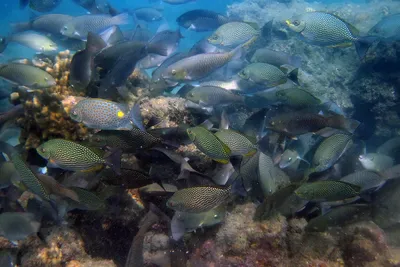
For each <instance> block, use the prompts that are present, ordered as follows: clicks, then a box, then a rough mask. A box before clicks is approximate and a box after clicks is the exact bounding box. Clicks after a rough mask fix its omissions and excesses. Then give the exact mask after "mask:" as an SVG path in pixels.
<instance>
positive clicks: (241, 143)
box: [214, 129, 257, 157]
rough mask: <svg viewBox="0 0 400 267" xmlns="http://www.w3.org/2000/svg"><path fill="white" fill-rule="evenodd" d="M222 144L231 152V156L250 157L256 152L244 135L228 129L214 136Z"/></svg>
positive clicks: (255, 148) (252, 142) (252, 144)
mask: <svg viewBox="0 0 400 267" xmlns="http://www.w3.org/2000/svg"><path fill="white" fill-rule="evenodd" d="M214 135H215V136H216V137H217V138H218V139H219V140H220V141H221V142H222V143H224V144H226V145H227V146H228V147H229V149H230V150H231V156H246V157H247V156H252V155H254V154H255V153H256V152H257V147H256V145H255V144H254V143H255V140H253V141H251V140H250V139H249V138H248V137H246V136H245V135H243V134H241V133H239V132H237V131H234V130H230V129H221V130H219V131H217V132H216V133H215V134H214Z"/></svg>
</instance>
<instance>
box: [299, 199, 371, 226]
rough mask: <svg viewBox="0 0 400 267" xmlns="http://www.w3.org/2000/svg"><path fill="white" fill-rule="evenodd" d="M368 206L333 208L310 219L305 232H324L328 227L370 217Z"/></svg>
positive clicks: (354, 205) (355, 205)
mask: <svg viewBox="0 0 400 267" xmlns="http://www.w3.org/2000/svg"><path fill="white" fill-rule="evenodd" d="M370 213H371V212H370V206H369V205H366V204H353V205H345V206H340V207H336V208H333V209H332V210H330V211H329V212H327V213H325V214H323V215H320V216H318V217H316V218H313V219H311V220H310V221H309V222H308V224H307V225H306V228H305V230H306V231H307V232H325V231H326V230H328V229H329V228H330V227H342V226H344V225H346V224H349V223H351V222H356V221H361V220H366V219H368V218H369V217H370Z"/></svg>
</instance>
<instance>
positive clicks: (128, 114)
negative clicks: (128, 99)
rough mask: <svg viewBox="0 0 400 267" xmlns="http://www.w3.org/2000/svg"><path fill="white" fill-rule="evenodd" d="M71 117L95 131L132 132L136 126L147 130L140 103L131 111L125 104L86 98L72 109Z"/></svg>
mask: <svg viewBox="0 0 400 267" xmlns="http://www.w3.org/2000/svg"><path fill="white" fill-rule="evenodd" d="M70 117H71V119H72V120H74V121H77V122H81V123H83V124H84V125H85V126H86V127H88V128H93V129H101V130H132V129H133V127H134V126H136V127H138V128H139V129H140V130H142V131H144V130H145V129H144V126H143V122H142V117H141V114H140V106H139V104H138V103H137V104H135V105H134V106H133V107H132V108H131V109H130V110H129V108H128V106H127V105H125V104H120V103H117V102H112V101H109V100H104V99H100V98H86V99H83V100H81V101H79V102H78V103H77V104H76V105H75V106H74V107H73V108H72V109H71V112H70Z"/></svg>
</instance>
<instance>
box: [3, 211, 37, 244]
mask: <svg viewBox="0 0 400 267" xmlns="http://www.w3.org/2000/svg"><path fill="white" fill-rule="evenodd" d="M39 228H40V222H38V221H36V220H35V215H34V214H32V213H27V212H4V213H1V214H0V235H1V236H4V237H5V238H7V239H8V240H10V241H19V240H24V239H25V238H27V237H28V236H30V235H33V234H36V233H37V232H38V231H39Z"/></svg>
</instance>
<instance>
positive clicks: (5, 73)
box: [0, 63, 56, 91]
mask: <svg viewBox="0 0 400 267" xmlns="http://www.w3.org/2000/svg"><path fill="white" fill-rule="evenodd" d="M0 78H2V79H4V80H6V81H8V82H10V83H12V84H15V85H17V86H20V87H22V88H26V89H28V91H29V90H34V89H43V88H48V87H52V86H54V85H56V80H55V79H54V78H53V76H51V75H50V74H49V73H48V72H46V71H44V70H42V69H40V68H37V67H34V66H31V65H26V64H18V63H9V64H4V65H1V66H0Z"/></svg>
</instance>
